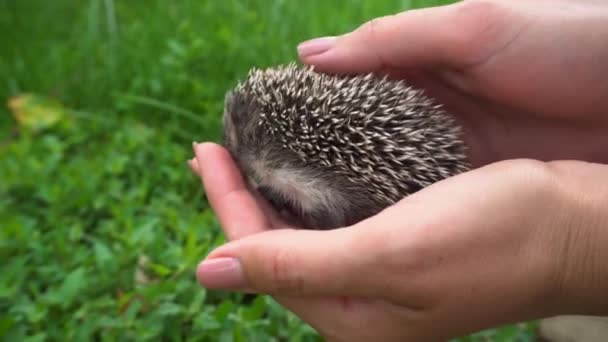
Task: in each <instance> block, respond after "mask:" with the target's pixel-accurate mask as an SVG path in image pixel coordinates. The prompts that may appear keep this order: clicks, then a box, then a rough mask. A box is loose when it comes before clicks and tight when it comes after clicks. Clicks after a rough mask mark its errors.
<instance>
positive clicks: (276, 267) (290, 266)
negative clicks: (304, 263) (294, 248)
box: [271, 249, 304, 295]
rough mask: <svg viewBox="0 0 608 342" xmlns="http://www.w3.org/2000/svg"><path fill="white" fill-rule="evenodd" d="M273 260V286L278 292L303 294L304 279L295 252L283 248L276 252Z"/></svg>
mask: <svg viewBox="0 0 608 342" xmlns="http://www.w3.org/2000/svg"><path fill="white" fill-rule="evenodd" d="M271 260H272V262H271V267H272V269H271V277H272V282H273V284H272V288H274V290H275V291H276V292H277V293H278V294H283V293H285V294H290V295H301V294H303V292H304V280H303V277H302V274H301V269H300V267H298V262H297V258H296V256H295V254H294V253H291V252H290V251H289V250H288V249H282V250H279V251H277V252H275V253H274V255H273V256H272V258H271Z"/></svg>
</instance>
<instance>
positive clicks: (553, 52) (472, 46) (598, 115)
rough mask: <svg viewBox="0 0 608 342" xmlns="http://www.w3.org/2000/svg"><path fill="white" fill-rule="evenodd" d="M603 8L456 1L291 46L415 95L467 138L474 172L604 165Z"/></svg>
mask: <svg viewBox="0 0 608 342" xmlns="http://www.w3.org/2000/svg"><path fill="white" fill-rule="evenodd" d="M607 41H608V3H606V2H605V1H598V0H537V1H524V0H518V1H503V0H465V1H461V2H457V3H455V4H452V5H447V6H439V7H433V8H425V9H418V10H411V11H406V12H403V13H399V14H397V15H392V16H387V17H382V18H378V19H374V20H372V21H370V22H367V23H365V24H363V25H361V26H360V27H359V28H357V29H355V30H354V31H352V32H349V33H346V34H343V35H340V36H338V37H330V38H321V39H314V40H312V41H308V42H305V43H303V44H301V45H300V46H299V52H300V58H301V59H302V61H303V62H304V63H306V64H310V65H313V66H315V68H316V69H317V70H319V71H322V72H328V73H367V72H380V73H387V74H389V75H391V76H394V77H396V78H405V79H406V80H409V81H410V83H412V84H414V85H417V86H420V87H423V88H425V89H427V90H428V92H429V93H430V94H431V95H433V96H435V97H436V98H437V99H438V100H439V102H441V103H443V104H444V105H445V106H446V108H447V109H448V110H449V111H450V112H451V113H452V114H454V115H455V116H456V117H457V119H459V120H460V122H461V124H462V125H463V126H464V127H465V130H466V132H467V136H466V138H467V139H468V143H469V145H470V147H471V149H470V151H471V159H472V161H473V162H474V164H475V165H478V166H479V165H485V164H488V163H491V162H494V161H499V160H504V159H512V158H533V159H539V160H545V161H546V160H556V159H579V160H586V161H594V162H608V154H607V153H606V152H605V151H606V150H605V146H606V145H607V144H608V134H606V132H607V131H608V96H607V94H608V81H606V80H607V79H608V44H606V42H607Z"/></svg>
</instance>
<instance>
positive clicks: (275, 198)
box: [223, 63, 469, 229]
mask: <svg viewBox="0 0 608 342" xmlns="http://www.w3.org/2000/svg"><path fill="white" fill-rule="evenodd" d="M223 120H224V137H223V140H224V142H223V144H224V146H225V147H226V149H227V150H228V151H229V152H230V153H231V155H232V157H233V158H234V160H235V162H236V164H237V165H238V167H239V168H240V170H241V172H242V174H243V176H244V178H245V179H246V181H247V182H248V184H249V185H250V186H251V187H252V189H255V190H257V191H258V193H259V194H261V195H262V196H263V197H264V198H265V199H267V200H268V202H269V203H271V205H273V206H274V208H275V209H276V210H277V211H278V212H280V213H282V215H283V216H284V218H287V219H288V220H289V221H290V222H291V223H293V224H295V225H297V226H299V227H302V228H308V229H333V228H338V227H344V226H348V225H352V224H354V223H356V222H359V221H361V220H363V219H365V218H368V217H370V216H372V215H374V214H376V213H378V212H380V211H382V210H383V209H384V208H386V207H388V206H390V205H392V204H394V203H396V202H397V201H399V200H400V199H402V198H403V197H405V196H407V195H409V194H412V193H414V192H416V191H418V190H420V189H422V188H424V187H426V186H428V185H430V184H432V183H434V182H437V181H439V180H441V179H444V178H447V177H450V176H453V175H455V174H458V173H460V172H464V171H466V170H468V169H469V163H468V161H467V158H466V155H465V144H464V142H463V141H462V139H461V129H460V127H459V126H457V124H456V122H455V121H454V120H453V119H452V118H451V117H450V116H448V115H447V114H446V113H445V112H444V111H443V110H442V108H441V106H439V105H438V104H436V103H435V102H434V101H433V100H432V99H431V98H429V97H427V96H426V95H425V94H424V93H423V92H422V91H421V90H417V89H414V88H412V87H410V86H408V85H407V84H406V83H405V82H403V81H393V80H389V79H388V78H386V77H382V78H380V77H375V76H374V75H373V74H366V75H358V76H347V75H340V76H338V75H327V74H321V73H318V72H316V71H314V70H313V69H312V68H310V67H299V66H297V65H295V64H293V63H292V64H288V65H282V66H277V67H274V68H268V69H263V70H260V69H253V70H252V71H250V72H249V75H248V77H247V79H246V80H244V81H242V82H240V83H239V84H238V85H237V86H236V88H235V89H234V90H232V91H229V92H228V93H227V94H226V100H225V111H224V119H223Z"/></svg>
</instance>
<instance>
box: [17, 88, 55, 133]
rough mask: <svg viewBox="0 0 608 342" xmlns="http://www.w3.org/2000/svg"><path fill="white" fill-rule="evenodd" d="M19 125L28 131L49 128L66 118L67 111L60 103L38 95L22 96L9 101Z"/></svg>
mask: <svg viewBox="0 0 608 342" xmlns="http://www.w3.org/2000/svg"><path fill="white" fill-rule="evenodd" d="M8 107H9V109H10V110H11V112H12V114H13V116H14V117H15V120H16V121H17V123H18V124H19V125H20V126H21V127H23V128H26V129H31V130H34V131H39V130H42V129H45V128H49V127H51V126H53V125H55V124H57V123H58V122H60V121H61V120H63V119H65V117H66V109H65V108H64V107H63V106H62V105H61V103H59V102H58V101H56V100H54V99H52V98H49V97H45V96H42V95H37V94H22V95H18V96H15V97H12V98H10V99H9V101H8Z"/></svg>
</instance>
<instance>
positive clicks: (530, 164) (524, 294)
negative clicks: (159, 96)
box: [190, 144, 608, 341]
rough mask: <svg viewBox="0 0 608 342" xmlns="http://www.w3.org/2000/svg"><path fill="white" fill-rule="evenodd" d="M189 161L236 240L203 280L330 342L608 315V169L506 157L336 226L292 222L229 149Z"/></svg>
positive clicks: (211, 260)
mask: <svg viewBox="0 0 608 342" xmlns="http://www.w3.org/2000/svg"><path fill="white" fill-rule="evenodd" d="M195 153H196V158H195V159H193V160H191V161H190V166H191V167H192V169H193V170H195V171H196V172H197V173H199V174H200V175H201V177H202V181H203V184H204V187H205V189H206V193H207V196H208V198H209V201H210V204H211V206H212V208H213V210H214V211H215V213H216V214H217V216H218V218H219V220H220V223H221V225H222V227H223V229H224V231H225V232H226V234H227V236H228V238H229V240H230V242H229V243H228V244H226V245H224V246H221V247H219V248H218V249H216V250H215V251H213V252H212V253H211V254H210V255H209V256H207V258H206V259H205V261H204V262H203V263H201V264H200V265H199V268H198V278H199V281H200V282H201V283H202V285H203V286H205V287H207V288H215V289H218V288H220V289H228V290H235V291H246V292H255V293H264V294H270V295H273V296H274V297H275V298H276V299H277V301H278V302H280V303H282V304H283V305H284V306H286V307H287V308H288V309H289V310H291V311H293V312H294V313H296V314H297V315H298V316H299V317H301V318H302V319H303V320H305V321H306V322H308V323H309V324H311V325H312V326H313V327H314V328H315V329H317V330H318V331H319V332H320V333H321V334H322V335H323V336H324V337H325V338H326V339H327V340H328V341H369V340H379V341H404V340H406V341H425V340H430V341H436V340H441V339H447V338H451V337H456V336H461V335H464V334H467V333H470V332H474V331H478V330H482V329H485V328H489V327H493V326H497V325H500V324H504V323H509V322H515V321H523V320H528V319H533V318H538V317H546V316H551V315H558V314H564V313H578V314H594V313H597V314H602V313H608V302H607V301H606V297H605V293H606V291H607V290H608V271H607V270H606V268H605V267H604V266H605V265H604V262H603V260H607V258H608V255H607V254H608V251H607V249H606V248H605V246H606V245H608V229H606V228H607V227H608V226H607V224H608V210H606V201H605V199H606V198H608V186H607V184H608V182H607V180H608V179H607V178H608V176H607V175H608V166H603V165H596V164H587V163H583V162H555V163H541V162H534V161H527V160H518V161H508V162H500V163H495V164H492V165H489V166H485V167H482V168H479V169H477V170H474V171H471V172H468V173H465V174H461V175H458V176H455V177H453V178H450V179H447V180H445V181H441V182H438V183H436V184H434V185H432V186H430V187H428V188H426V189H424V190H422V191H420V192H418V193H415V194H413V195H411V196H409V197H407V198H405V199H404V200H403V201H401V202H400V203H398V204H397V205H395V206H393V207H390V208H388V209H386V210H385V211H384V212H382V213H380V214H379V215H377V216H375V217H372V218H370V219H368V220H366V221H363V222H361V223H359V224H356V225H354V226H352V227H345V228H343V229H336V230H330V231H311V230H297V229H292V228H296V227H287V226H286V225H285V224H284V223H283V222H281V221H280V220H279V219H277V215H276V213H273V212H272V210H270V209H269V206H267V205H265V204H264V202H263V201H261V200H259V199H258V198H256V196H255V194H252V193H250V192H249V191H248V190H247V187H246V185H245V183H244V182H243V179H242V178H241V176H240V174H239V171H238V169H237V168H236V166H235V164H234V163H233V161H232V159H231V157H230V155H229V154H228V152H227V151H226V150H225V149H223V148H221V147H219V146H217V145H214V144H201V145H197V146H196V147H195Z"/></svg>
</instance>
